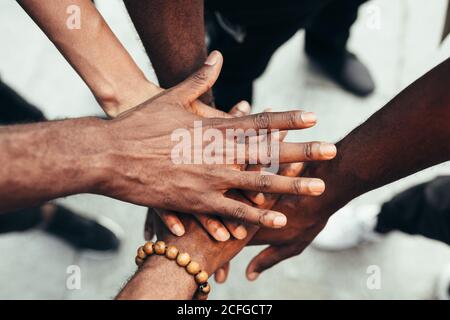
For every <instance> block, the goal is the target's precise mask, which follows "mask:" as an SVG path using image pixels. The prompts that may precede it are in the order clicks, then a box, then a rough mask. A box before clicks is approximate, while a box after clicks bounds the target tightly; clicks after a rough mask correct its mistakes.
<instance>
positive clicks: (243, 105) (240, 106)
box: [237, 101, 251, 114]
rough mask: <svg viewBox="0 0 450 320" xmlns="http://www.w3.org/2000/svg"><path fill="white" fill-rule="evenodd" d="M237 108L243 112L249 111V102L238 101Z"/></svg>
mask: <svg viewBox="0 0 450 320" xmlns="http://www.w3.org/2000/svg"><path fill="white" fill-rule="evenodd" d="M237 108H238V110H239V111H240V112H243V113H245V114H247V113H250V109H251V107H250V104H249V103H248V102H247V101H241V102H239V104H238V106H237Z"/></svg>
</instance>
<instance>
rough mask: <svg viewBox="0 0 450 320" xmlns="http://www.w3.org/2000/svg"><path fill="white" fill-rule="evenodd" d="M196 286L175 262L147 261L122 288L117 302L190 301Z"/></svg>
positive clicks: (153, 258) (191, 278)
mask: <svg viewBox="0 0 450 320" xmlns="http://www.w3.org/2000/svg"><path fill="white" fill-rule="evenodd" d="M196 289H197V285H196V283H195V280H194V277H193V276H191V275H189V274H188V273H187V272H186V270H184V268H181V267H179V266H178V265H177V263H176V262H175V261H171V260H168V259H167V258H165V257H162V256H156V255H154V256H152V257H150V258H148V259H147V261H146V262H145V264H144V265H143V266H142V267H141V269H140V270H139V271H138V272H137V273H136V274H135V275H134V277H133V278H132V279H131V280H130V282H129V283H128V284H127V285H126V286H125V287H124V288H123V290H122V291H121V292H120V293H119V295H118V296H117V298H116V299H119V300H190V299H192V297H193V296H194V293H195V290H196Z"/></svg>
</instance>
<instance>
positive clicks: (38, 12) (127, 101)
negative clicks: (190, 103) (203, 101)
mask: <svg viewBox="0 0 450 320" xmlns="http://www.w3.org/2000/svg"><path fill="white" fill-rule="evenodd" d="M18 3H19V4H20V5H21V6H22V7H23V8H24V10H25V11H26V12H27V13H28V15H29V16H30V17H31V18H32V19H33V20H34V21H35V22H36V24H37V25H38V26H39V27H40V28H41V29H42V30H43V31H44V33H45V34H46V35H47V37H48V38H49V39H50V40H51V41H52V42H53V44H54V45H55V46H56V47H57V48H58V50H59V51H60V52H61V53H62V55H63V56H64V57H65V58H66V60H67V61H68V62H69V63H70V64H71V65H72V66H73V68H74V69H75V70H76V71H77V73H78V74H79V75H80V77H81V78H82V79H83V81H84V82H85V83H86V84H87V86H88V87H89V88H90V89H91V91H92V93H93V94H94V96H95V97H96V99H97V101H98V102H99V104H100V106H101V107H102V108H103V110H104V111H105V113H106V114H108V115H109V116H110V117H115V116H117V115H118V114H120V113H121V112H124V111H126V110H128V109H130V108H133V107H135V106H137V105H138V104H140V103H142V102H144V101H146V100H148V99H150V98H151V97H153V96H154V95H155V94H158V93H159V92H160V91H161V89H160V88H159V87H158V86H156V85H155V84H153V83H151V82H150V81H148V80H147V79H146V78H145V76H144V74H143V72H142V71H141V70H140V69H139V67H138V66H137V65H136V63H135V62H134V60H133V59H132V57H131V56H130V55H129V54H128V52H127V51H126V50H125V48H124V47H123V46H122V44H121V43H120V41H119V40H118V39H117V37H116V36H115V35H114V33H113V32H112V31H111V29H110V28H109V26H108V25H107V23H106V22H105V20H104V19H103V17H102V16H101V15H100V13H99V12H98V10H97V9H96V8H95V6H94V5H93V4H92V1H91V0H46V1H40V0H20V1H18ZM73 5H76V6H78V7H79V8H80V19H81V29H70V28H68V27H67V26H66V23H67V20H68V19H69V18H70V15H69V14H68V13H67V8H68V7H69V6H73ZM186 78H187V77H186Z"/></svg>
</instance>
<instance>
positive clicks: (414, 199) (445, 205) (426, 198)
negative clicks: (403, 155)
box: [376, 176, 450, 245]
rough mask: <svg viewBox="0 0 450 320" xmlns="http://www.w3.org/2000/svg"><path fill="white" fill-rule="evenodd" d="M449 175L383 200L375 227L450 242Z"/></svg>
mask: <svg viewBox="0 0 450 320" xmlns="http://www.w3.org/2000/svg"><path fill="white" fill-rule="evenodd" d="M449 192H450V176H446V177H440V178H437V179H435V180H433V181H431V182H429V183H425V184H421V185H418V186H415V187H413V188H411V189H408V190H406V191H404V192H402V193H400V194H399V195H397V196H396V197H394V198H393V199H392V200H390V201H389V202H387V203H385V204H384V205H383V207H382V209H381V212H380V214H379V216H378V222H377V226H376V231H378V232H380V233H387V232H389V231H393V230H398V231H402V232H405V233H408V234H414V235H416V234H417V235H422V236H425V237H427V238H431V239H435V240H439V241H442V242H445V243H447V244H449V245H450V196H449Z"/></svg>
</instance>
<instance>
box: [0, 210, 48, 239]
mask: <svg viewBox="0 0 450 320" xmlns="http://www.w3.org/2000/svg"><path fill="white" fill-rule="evenodd" d="M40 223H42V214H41V209H40V208H30V209H23V210H18V211H15V212H7V213H1V214H0V234H1V233H6V232H18V231H26V230H29V229H32V228H34V227H36V226H37V225H39V224H40Z"/></svg>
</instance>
